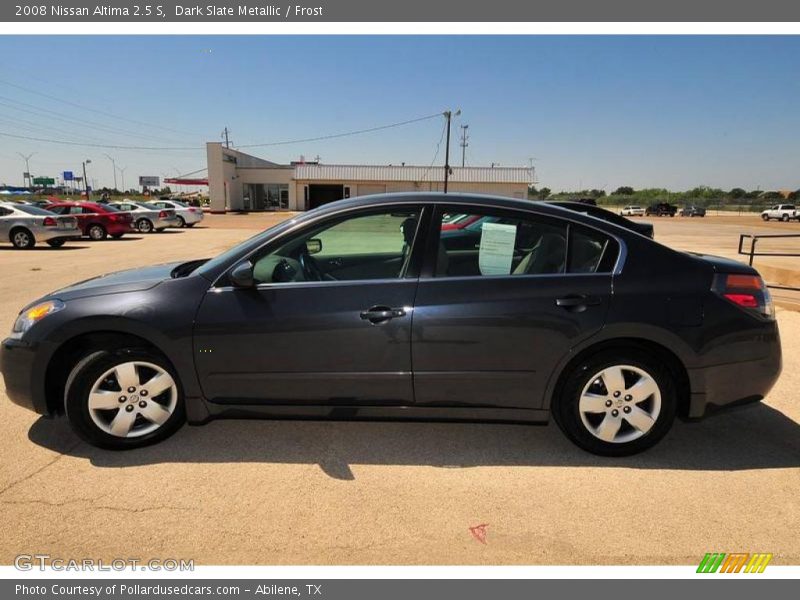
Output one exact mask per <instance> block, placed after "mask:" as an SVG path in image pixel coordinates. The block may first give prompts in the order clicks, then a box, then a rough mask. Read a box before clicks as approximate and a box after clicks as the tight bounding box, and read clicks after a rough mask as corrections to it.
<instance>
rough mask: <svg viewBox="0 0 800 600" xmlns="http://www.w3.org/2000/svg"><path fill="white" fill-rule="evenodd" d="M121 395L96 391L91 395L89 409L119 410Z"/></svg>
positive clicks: (106, 391)
mask: <svg viewBox="0 0 800 600" xmlns="http://www.w3.org/2000/svg"><path fill="white" fill-rule="evenodd" d="M119 395H120V393H119V392H109V391H108V390H96V391H94V392H92V393H91V394H90V395H89V408H90V409H92V410H110V409H112V408H119Z"/></svg>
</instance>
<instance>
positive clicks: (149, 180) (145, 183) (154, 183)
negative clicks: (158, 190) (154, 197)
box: [139, 175, 160, 187]
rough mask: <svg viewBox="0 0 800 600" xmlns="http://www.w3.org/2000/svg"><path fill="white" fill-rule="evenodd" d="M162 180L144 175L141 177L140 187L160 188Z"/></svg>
mask: <svg viewBox="0 0 800 600" xmlns="http://www.w3.org/2000/svg"><path fill="white" fill-rule="evenodd" d="M159 181H160V179H159V178H158V177H153V176H150V175H142V176H140V177H139V186H140V187H158V185H159Z"/></svg>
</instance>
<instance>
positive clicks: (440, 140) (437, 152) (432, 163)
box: [420, 122, 447, 181]
mask: <svg viewBox="0 0 800 600" xmlns="http://www.w3.org/2000/svg"><path fill="white" fill-rule="evenodd" d="M446 131H447V122H445V123H443V124H442V135H440V136H439V141H438V142H437V143H436V153H435V154H434V155H433V160H432V161H431V164H430V165H428V168H427V169H425V172H424V173H423V174H422V177H420V181H425V180H427V179H428V173H430V171H431V169H432V168H433V165H434V164H435V163H436V159H437V158H439V151H440V150H441V149H442V140H444V134H445V132H446Z"/></svg>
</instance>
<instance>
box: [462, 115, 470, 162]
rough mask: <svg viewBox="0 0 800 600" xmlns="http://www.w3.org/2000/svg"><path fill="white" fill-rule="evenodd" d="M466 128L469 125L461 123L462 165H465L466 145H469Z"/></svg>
mask: <svg viewBox="0 0 800 600" xmlns="http://www.w3.org/2000/svg"><path fill="white" fill-rule="evenodd" d="M467 129H469V125H462V126H461V166H462V167H464V166H465V165H466V158H467V146H469V142H468V140H469V136H468V135H467Z"/></svg>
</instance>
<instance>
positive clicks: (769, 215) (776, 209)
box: [761, 204, 800, 221]
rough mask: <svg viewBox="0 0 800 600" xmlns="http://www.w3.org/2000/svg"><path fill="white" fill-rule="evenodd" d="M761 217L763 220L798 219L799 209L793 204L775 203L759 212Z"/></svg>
mask: <svg viewBox="0 0 800 600" xmlns="http://www.w3.org/2000/svg"><path fill="white" fill-rule="evenodd" d="M761 218H762V219H764V220H765V221H769V220H771V219H777V220H779V221H791V220H792V219H797V220H798V221H800V211H798V210H797V207H796V206H795V205H794V204H776V205H775V206H773V207H772V208H768V209H767V210H765V211H763V212H762V213H761Z"/></svg>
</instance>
